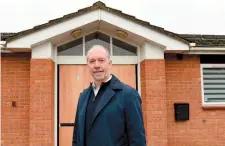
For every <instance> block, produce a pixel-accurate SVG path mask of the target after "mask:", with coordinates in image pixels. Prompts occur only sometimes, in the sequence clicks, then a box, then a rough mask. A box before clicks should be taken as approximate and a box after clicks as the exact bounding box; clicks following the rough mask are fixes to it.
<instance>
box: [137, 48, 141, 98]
mask: <svg viewBox="0 0 225 146" xmlns="http://www.w3.org/2000/svg"><path fill="white" fill-rule="evenodd" d="M140 53H141V47H140V46H138V47H137V59H138V63H137V66H138V68H137V78H138V92H139V94H140V96H141V63H140V62H141V58H140ZM141 97H142V96H141Z"/></svg>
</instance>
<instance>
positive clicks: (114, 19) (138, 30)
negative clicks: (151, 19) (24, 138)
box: [101, 10, 189, 50]
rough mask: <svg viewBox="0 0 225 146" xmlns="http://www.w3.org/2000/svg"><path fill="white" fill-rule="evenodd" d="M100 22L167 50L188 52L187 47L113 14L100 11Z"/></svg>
mask: <svg viewBox="0 0 225 146" xmlns="http://www.w3.org/2000/svg"><path fill="white" fill-rule="evenodd" d="M101 11H102V12H101V20H103V21H105V22H107V23H110V24H112V25H115V26H117V27H119V28H122V29H124V30H127V31H130V32H132V33H134V34H137V35H139V36H142V37H144V38H145V39H147V40H149V41H153V42H155V43H157V44H160V45H163V46H165V47H166V48H167V49H168V50H189V45H188V44H185V43H183V42H181V41H178V40H176V39H174V38H171V37H169V36H166V35H164V34H162V33H159V32H156V31H154V30H151V29H149V28H147V27H145V26H142V25H139V24H137V23H134V22H132V21H129V20H127V19H124V18H122V17H119V16H117V15H115V14H112V13H110V12H107V11H105V10H101Z"/></svg>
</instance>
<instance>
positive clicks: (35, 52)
mask: <svg viewBox="0 0 225 146" xmlns="http://www.w3.org/2000/svg"><path fill="white" fill-rule="evenodd" d="M31 54H32V55H31V56H32V59H43V58H44V59H47V58H50V59H52V60H54V49H53V46H52V44H51V42H45V43H42V44H39V45H37V46H35V47H33V48H32V52H31Z"/></svg>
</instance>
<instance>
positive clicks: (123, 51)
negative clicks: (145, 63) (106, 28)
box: [113, 38, 137, 56]
mask: <svg viewBox="0 0 225 146" xmlns="http://www.w3.org/2000/svg"><path fill="white" fill-rule="evenodd" d="M113 55H114V56H136V55H137V48H136V47H134V46H131V45H130V44H127V43H125V42H122V41H120V40H118V39H115V38H113Z"/></svg>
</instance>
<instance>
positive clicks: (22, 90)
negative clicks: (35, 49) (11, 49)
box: [1, 53, 30, 146]
mask: <svg viewBox="0 0 225 146" xmlns="http://www.w3.org/2000/svg"><path fill="white" fill-rule="evenodd" d="M29 77H30V54H24V53H20V54H7V55H6V54H1V101H2V103H1V112H2V113H1V130H2V131H1V132H2V133H1V140H2V141H1V145H2V146H28V144H29V97H30V92H29V88H30V87H29V84H30V78H29ZM12 101H16V107H12Z"/></svg>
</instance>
